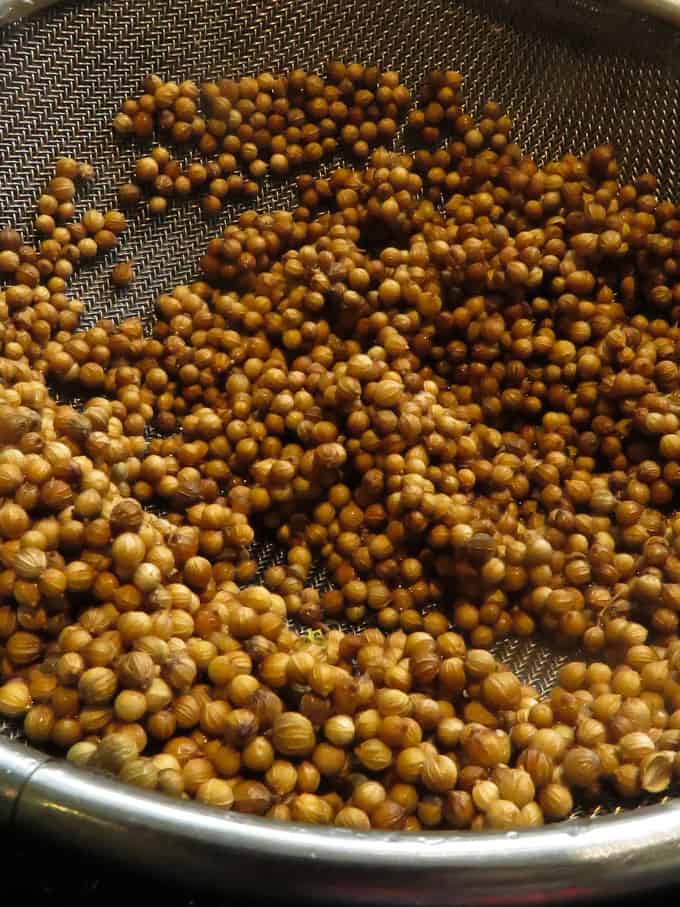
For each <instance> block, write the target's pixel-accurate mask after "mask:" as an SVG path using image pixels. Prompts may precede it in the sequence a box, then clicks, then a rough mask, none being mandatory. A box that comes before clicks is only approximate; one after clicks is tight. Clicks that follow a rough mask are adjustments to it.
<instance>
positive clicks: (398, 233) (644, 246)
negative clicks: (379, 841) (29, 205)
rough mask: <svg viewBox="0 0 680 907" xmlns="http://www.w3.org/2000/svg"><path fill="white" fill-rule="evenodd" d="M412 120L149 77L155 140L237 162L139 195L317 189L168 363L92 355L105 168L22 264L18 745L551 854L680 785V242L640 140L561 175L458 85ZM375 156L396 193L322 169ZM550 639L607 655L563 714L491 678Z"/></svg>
mask: <svg viewBox="0 0 680 907" xmlns="http://www.w3.org/2000/svg"><path fill="white" fill-rule="evenodd" d="M408 105H409V93H408V91H407V89H406V88H405V87H404V86H403V85H402V83H401V82H400V80H399V78H398V76H397V75H396V73H381V72H379V71H378V70H375V69H373V68H372V67H363V66H355V65H354V64H343V63H333V64H331V65H330V66H329V68H328V72H327V74H326V76H325V77H324V78H321V77H318V76H316V75H314V74H309V73H303V72H302V71H299V70H296V71H294V72H293V73H290V74H289V75H287V76H272V75H270V74H267V73H264V74H261V75H260V76H258V77H257V78H254V79H241V80H237V81H234V80H222V81H220V82H216V83H206V84H204V85H203V86H201V87H197V86H196V85H195V84H194V83H187V82H184V83H174V82H166V81H163V80H161V79H159V78H157V77H155V76H150V77H148V78H147V79H146V80H145V82H144V94H142V95H141V96H140V97H139V98H138V99H135V100H127V101H125V102H124V104H123V106H122V108H121V111H120V113H119V114H118V115H117V116H116V118H115V121H114V128H115V130H116V132H117V133H118V134H119V135H123V136H132V137H134V138H136V139H138V140H142V141H144V140H150V139H152V138H159V137H160V136H163V137H164V141H165V142H166V144H169V145H172V146H173V147H174V146H183V147H184V148H186V149H190V151H191V152H194V153H195V154H196V155H200V156H201V157H200V160H201V163H197V162H193V163H189V164H186V165H184V164H183V165H182V166H181V167H180V165H179V164H177V165H175V163H174V159H173V158H172V157H171V154H170V152H169V150H168V149H167V148H166V147H164V146H160V145H156V146H155V147H153V148H149V149H147V151H148V153H147V154H146V155H145V156H143V157H141V158H140V159H139V160H138V161H137V163H136V165H135V181H134V182H131V183H129V184H127V185H126V186H125V187H121V189H120V190H119V196H120V197H121V202H123V201H124V202H125V204H137V202H138V201H139V200H140V199H141V198H142V197H147V198H148V200H149V201H148V203H149V208H150V210H151V211H152V212H153V211H154V210H155V209H156V208H158V211H157V212H156V213H161V208H163V209H164V208H165V207H166V203H167V199H169V198H170V197H173V198H174V199H175V200H176V201H177V202H178V201H179V200H180V199H181V198H182V197H184V196H186V197H188V196H191V195H192V194H194V193H195V194H197V195H198V196H199V197H202V198H203V202H202V204H203V207H204V209H207V210H208V211H209V212H210V211H212V209H213V208H214V209H217V205H215V204H213V203H212V202H210V203H209V204H206V202H205V199H206V198H212V197H214V198H217V199H218V200H219V201H220V205H221V202H222V199H224V198H226V197H227V195H228V194H229V191H230V190H226V191H224V192H223V190H224V186H223V185H222V184H221V183H220V186H219V192H218V191H217V188H218V187H217V186H214V185H213V182H216V181H219V180H222V181H226V182H227V183H228V181H229V179H231V176H232V175H233V173H235V172H236V168H237V165H238V167H240V168H243V167H244V165H245V164H247V165H248V166H246V170H247V173H248V175H247V177H245V179H246V182H247V181H250V180H252V181H253V182H254V183H256V182H257V180H258V179H260V178H261V177H263V176H264V175H265V174H266V173H270V174H272V175H273V176H284V175H286V174H287V173H288V172H289V171H293V170H296V171H297V176H296V179H297V185H298V190H299V204H298V206H297V207H296V208H295V209H294V210H292V211H278V212H274V213H271V214H269V213H267V214H262V213H257V212H256V211H250V210H249V211H246V212H244V213H243V214H242V215H241V216H240V217H239V218H238V220H237V221H236V222H235V223H232V224H230V225H228V226H226V227H225V228H224V230H223V231H222V232H221V233H220V234H219V235H218V236H216V237H215V238H214V239H212V240H211V241H210V242H209V243H208V245H207V247H206V248H205V249H204V250H203V254H202V257H201V259H200V262H199V268H200V279H198V280H196V281H195V282H194V283H192V284H190V285H186V286H184V285H183V286H179V287H176V288H175V289H173V290H170V291H168V292H167V293H164V294H162V295H161V296H160V297H159V299H158V302H157V307H156V317H155V321H154V324H153V327H152V329H151V331H150V332H145V330H144V329H143V325H142V324H141V322H140V321H139V320H137V319H128V320H125V321H122V322H120V323H114V322H113V321H109V320H104V321H100V322H98V323H97V324H95V325H94V326H93V327H90V328H87V329H85V328H83V329H79V324H78V322H79V316H80V315H81V313H82V311H83V304H82V303H80V302H78V301H76V300H73V299H71V297H70V296H69V295H68V293H67V283H68V280H69V278H70V276H71V274H72V271H73V269H74V268H75V267H76V265H79V264H80V263H81V260H82V259H85V260H87V259H88V258H91V257H94V256H95V255H96V254H98V252H99V251H100V250H101V251H102V252H107V251H109V250H110V249H112V248H114V247H115V246H116V245H117V244H118V243H119V237H121V235H122V234H123V231H124V229H125V217H124V215H122V214H121V213H120V212H119V211H117V210H111V211H108V212H98V211H95V210H89V211H86V212H84V213H83V214H82V215H80V214H78V215H77V216H76V210H75V201H74V200H75V194H76V188H77V182H78V180H81V179H86V178H88V179H89V178H91V176H92V174H91V172H90V170H89V169H88V168H84V165H82V164H79V163H78V162H76V161H74V160H72V159H62V160H60V161H59V162H58V163H57V166H56V174H55V177H54V179H53V180H52V181H51V182H50V184H49V186H48V189H47V191H46V193H45V194H44V195H42V196H41V198H40V201H39V203H38V208H39V214H38V216H37V219H36V223H35V227H36V236H37V240H36V244H35V245H30V244H28V243H24V241H23V239H22V237H21V236H20V235H19V234H18V233H17V232H16V231H14V230H13V229H9V228H8V229H5V230H3V231H2V232H0V247H1V251H0V272H2V275H3V287H2V290H1V291H0V316H1V317H0V593H1V599H0V600H1V601H2V604H1V605H0V675H1V679H2V683H1V684H0V715H2V716H3V717H5V718H7V719H10V720H13V721H16V722H20V723H21V724H22V726H23V729H24V731H25V734H26V736H27V737H28V739H29V740H30V741H32V742H33V743H35V744H36V745H40V746H45V747H50V748H55V747H56V748H57V749H59V750H61V751H63V752H65V753H66V755H67V758H68V759H69V760H70V761H72V762H73V763H75V764H77V765H81V766H90V767H96V768H100V769H103V770H106V771H109V772H112V773H114V774H116V775H118V776H119V777H120V778H121V779H122V780H123V781H125V782H127V783H129V784H133V785H136V786H138V787H140V788H143V789H146V790H158V791H161V792H164V793H166V794H167V795H169V796H173V797H177V798H183V799H195V800H197V801H198V802H200V803H203V804H206V805H209V806H213V807H216V808H220V809H230V810H234V811H236V812H240V813H245V814H250V815H260V816H266V817H268V818H270V819H276V820H292V821H297V822H309V823H316V824H322V825H336V826H340V827H345V828H350V829H360V830H368V829H371V828H377V829H388V830H404V831H417V830H420V829H439V828H449V829H473V830H481V829H509V828H525V827H537V826H540V825H542V824H543V823H545V822H552V821H556V820H560V819H565V818H567V817H568V816H569V815H571V813H572V812H573V810H574V808H575V807H585V808H588V807H589V805H592V804H597V803H600V802H601V801H602V800H603V798H606V797H608V796H614V797H615V798H617V799H618V800H619V801H621V802H631V801H635V800H636V799H638V798H640V797H643V796H649V795H657V796H658V795H662V794H663V793H664V792H665V791H668V790H669V789H670V788H671V786H672V784H673V783H674V781H675V780H676V779H677V778H678V776H679V775H680V755H679V754H680V638H679V634H678V614H679V613H680V519H679V518H678V516H677V515H676V512H675V506H676V494H677V489H678V485H679V484H680V371H679V369H678V365H677V363H678V356H679V353H680V329H679V328H678V327H677V324H678V321H679V320H680V211H679V210H678V208H677V207H676V206H675V205H673V204H672V203H670V202H665V201H660V200H659V199H658V198H657V195H656V181H655V179H654V177H653V176H651V175H649V174H643V175H641V176H640V177H639V178H637V179H636V180H634V181H632V182H625V181H623V180H621V179H620V178H619V175H618V167H617V163H616V159H615V156H614V151H613V149H612V148H611V147H609V146H606V145H605V146H600V147H598V148H595V149H594V150H593V151H591V152H590V153H589V154H587V155H585V156H583V157H577V156H574V155H565V156H564V157H563V158H562V159H560V160H558V161H554V162H550V163H547V164H543V165H540V164H539V163H537V162H536V161H534V160H532V159H531V158H529V157H527V156H526V155H524V154H523V153H522V151H521V149H520V148H519V147H518V146H517V145H516V144H514V143H513V142H512V140H511V135H510V133H511V122H510V120H509V118H508V117H507V115H506V114H505V112H504V111H503V110H502V109H501V108H500V107H499V105H497V104H495V103H493V102H489V103H487V104H486V105H485V106H484V108H483V109H482V111H481V113H480V115H479V116H474V115H473V114H472V113H470V112H469V111H467V110H466V109H465V105H464V97H463V93H462V79H461V77H460V75H459V74H458V73H456V72H448V71H440V72H435V73H433V74H432V75H431V76H430V77H429V78H428V80H427V81H426V83H425V85H424V87H423V89H422V93H421V96H420V98H419V100H418V101H417V103H416V105H415V106H414V107H413V109H411V111H410V112H408V114H407V107H408ZM402 114H403V115H405V116H406V127H405V128H406V135H407V145H409V146H410V147H411V150H409V151H399V152H397V151H393V150H389V148H387V147H385V145H386V144H387V143H388V142H389V140H390V139H391V138H392V137H393V136H394V133H395V131H396V123H397V120H398V119H399V118H400V116H401V115H402ZM250 146H252V148H251V147H250ZM338 148H345V149H349V150H351V151H352V152H353V153H354V155H356V156H357V157H358V158H359V159H363V161H362V162H361V163H358V164H357V165H356V166H354V167H350V166H340V167H336V168H335V169H332V170H330V171H329V173H328V174H327V175H324V176H319V175H318V174H317V173H315V172H313V170H314V168H313V167H312V165H315V164H316V163H317V162H318V161H320V160H321V159H322V158H324V157H326V156H327V155H330V154H332V153H333V152H335V150H336V149H338ZM226 158H229V160H228V161H226ZM256 163H257V164H258V166H252V165H254V164H256ZM213 164H214V165H215V166H217V167H219V168H222V167H223V165H224V166H226V169H225V170H221V169H220V171H219V173H218V172H217V171H216V170H209V168H210V167H212V166H213ZM171 165H172V166H171ZM260 165H262V166H260ZM201 167H202V168H203V170H200V169H198V168H201ZM168 168H170V170H169V171H168ZM192 168H193V169H192ZM230 168H231V169H230ZM161 178H162V180H161ZM240 178H241V177H239V179H240ZM159 180H161V181H160V182H159ZM243 185H244V184H242V186H243ZM163 187H166V188H165V189H163V191H161V189H162V188H163ZM202 187H203V188H202ZM253 191H255V190H253ZM222 193H223V194H222ZM157 199H160V200H161V201H160V202H157V201H156V200H157ZM161 202H163V204H161ZM114 273H115V275H116V276H112V280H113V282H114V284H115V285H116V286H119V285H120V286H124V285H126V284H127V282H128V278H129V277H131V263H130V262H127V261H122V262H121V263H120V264H119V265H118V266H116V271H115V272H114ZM54 388H58V389H59V392H60V394H63V393H65V392H68V393H72V394H75V395H77V396H78V397H79V398H80V399H82V401H83V403H82V406H80V407H78V408H76V407H74V406H71V405H65V404H63V403H61V402H59V401H58V399H57V398H56V397H55V395H54V393H53V392H52V391H53V389H54ZM61 399H63V397H62V398H61ZM160 513H162V514H163V515H162V516H160V515H158V514H160ZM264 538H269V539H274V540H275V541H276V542H277V544H278V545H279V547H280V549H281V550H282V551H283V552H284V556H283V558H282V560H281V561H280V562H278V563H275V564H274V565H272V566H269V567H267V568H266V569H264V570H263V571H261V572H258V565H257V561H256V557H255V550H256V549H255V548H254V547H253V545H254V543H255V542H256V540H259V539H264ZM319 566H321V567H323V568H324V569H325V571H326V572H327V574H328V576H329V577H330V578H331V580H332V584H331V586H330V587H329V588H322V589H319V588H318V587H317V586H316V585H315V584H314V577H315V572H316V571H317V569H318V568H319ZM341 628H342V629H341ZM533 635H540V636H541V637H542V638H543V639H546V640H547V641H548V642H549V643H550V644H551V645H552V646H554V647H555V648H557V649H564V650H568V649H570V648H571V649H572V650H580V651H582V652H585V653H586V657H585V658H584V659H583V660H573V661H570V662H568V663H566V664H565V665H564V666H563V667H562V669H561V670H560V672H559V676H558V681H557V685H556V686H555V688H554V689H553V690H552V691H551V692H550V693H548V694H547V695H540V694H539V692H538V691H537V690H536V689H535V688H534V687H532V686H531V685H527V684H524V683H523V682H522V681H521V679H520V678H518V677H517V676H516V675H515V674H514V673H513V672H512V671H510V670H508V668H507V667H506V666H504V665H503V664H502V663H501V662H499V661H498V660H497V659H496V657H495V656H494V655H493V653H492V651H490V650H491V649H492V647H493V646H494V644H496V643H497V642H499V641H501V640H503V639H504V638H506V637H508V636H515V637H527V636H533Z"/></svg>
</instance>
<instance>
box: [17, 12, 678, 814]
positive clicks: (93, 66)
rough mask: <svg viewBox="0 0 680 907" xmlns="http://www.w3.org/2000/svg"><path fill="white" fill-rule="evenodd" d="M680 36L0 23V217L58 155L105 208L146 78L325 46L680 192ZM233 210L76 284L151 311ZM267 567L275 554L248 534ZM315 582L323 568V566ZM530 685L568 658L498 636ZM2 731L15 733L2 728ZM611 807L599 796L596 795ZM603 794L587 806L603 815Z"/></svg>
mask: <svg viewBox="0 0 680 907" xmlns="http://www.w3.org/2000/svg"><path fill="white" fill-rule="evenodd" d="M679 51H680V33H678V32H675V31H674V30H673V29H672V27H670V26H665V25H663V24H661V23H657V22H655V21H652V20H647V19H644V18H642V17H640V16H638V15H637V14H635V13H632V12H630V11H627V10H625V9H623V8H622V7H621V6H620V5H619V3H617V2H615V0H610V2H601V3H595V2H592V0H588V2H585V0H581V2H579V0H562V2H555V0H524V2H520V0H501V2H492V0H469V2H460V0H410V2H409V3H408V4H404V3H403V2H402V0H374V2H373V3H370V4H367V3H366V2H365V0H243V2H240V3H238V4H226V3H224V0H191V2H189V0H172V2H170V0H96V2H93V0H85V2H79V3H74V2H70V3H63V4H58V5H56V6H53V7H51V8H49V9H48V10H46V11H45V12H43V13H41V14H39V15H37V16H35V17H33V18H31V19H28V20H24V21H21V22H19V23H18V24H15V25H13V26H9V27H6V28H4V29H0V226H9V225H11V226H15V227H19V228H23V229H24V230H26V231H27V235H28V233H29V231H30V221H31V215H32V213H33V210H34V203H35V199H36V198H37V196H38V194H39V192H40V189H41V187H42V186H43V185H44V184H45V183H46V182H47V181H48V179H49V178H50V176H51V168H52V164H53V162H54V160H55V158H56V157H58V156H60V155H66V154H69V155H73V156H75V157H76V158H78V159H79V160H84V161H88V162H90V163H91V164H92V165H93V166H94V167H95V170H96V173H97V179H96V180H95V182H94V183H93V184H92V185H91V186H90V187H89V188H88V189H85V190H84V191H82V192H81V195H80V203H81V205H82V207H83V208H85V207H90V206H92V205H94V206H96V207H101V206H105V207H108V206H112V205H113V204H114V198H115V197H114V191H115V187H116V185H117V184H118V183H120V182H121V181H123V180H125V179H127V178H128V177H129V174H130V173H131V170H132V165H133V161H134V159H135V156H136V154H138V149H137V148H136V147H135V146H134V145H128V144H120V143H118V142H116V141H115V140H114V138H113V134H112V130H111V126H110V124H111V119H112V116H113V114H114V113H115V112H116V110H117V109H118V106H119V105H120V102H121V101H122V100H123V99H124V98H125V97H126V96H128V95H135V94H138V93H139V90H140V82H141V79H142V77H143V76H144V75H145V74H147V73H149V72H157V73H158V74H159V75H161V76H163V77H165V78H173V79H177V80H181V79H185V78H192V79H196V80H202V79H205V78H220V77H223V76H243V75H253V74H256V73H257V72H258V71H262V70H264V69H267V70H272V71H284V70H286V69H288V68H290V67H293V66H303V67H307V68H309V69H316V70H318V71H322V70H323V67H324V66H325V64H326V63H327V62H328V61H329V60H331V59H334V58H341V59H344V60H347V61H349V60H356V61H359V62H362V63H366V64H377V65H380V66H382V67H383V68H390V69H397V70H399V72H400V73H401V75H402V77H403V80H404V81H405V82H406V83H407V84H408V85H409V87H410V88H411V89H412V90H414V91H417V89H418V87H419V85H420V83H421V82H422V81H423V79H424V77H425V75H426V74H427V72H428V71H430V70H431V69H433V68H436V67H445V68H453V69H459V70H461V71H462V72H463V74H464V76H465V91H466V97H467V103H468V105H469V107H470V108H471V109H473V110H474V109H475V108H476V107H477V106H478V105H479V104H481V102H483V101H484V100H486V99H489V98H493V99H494V100H497V101H499V102H500V103H501V104H502V105H504V107H505V108H506V109H507V111H508V113H509V114H510V115H511V117H512V118H513V120H514V122H515V129H514V133H513V134H514V138H515V140H516V141H517V142H518V143H519V144H520V145H521V146H522V147H523V149H524V150H525V151H527V152H529V153H532V154H534V155H535V156H536V157H537V159H538V160H539V161H540V162H543V161H546V160H549V159H551V158H553V157H555V156H558V155H560V154H561V153H563V152H566V151H573V152H576V153H578V152H584V151H586V150H587V149H588V148H590V147H592V146H593V145H595V144H598V143H600V142H605V141H611V142H614V143H615V144H616V145H617V147H618V151H619V159H620V161H621V164H622V169H623V173H624V175H631V174H635V173H639V172H641V171H644V170H650V169H651V170H653V171H654V172H655V173H656V174H657V175H658V177H659V181H660V193H661V195H663V196H669V197H671V198H676V197H677V196H678V190H679V189H680V139H679V137H678V129H677V124H678V122H680V53H679ZM294 194H295V193H294V185H293V181H292V180H289V181H268V182H265V184H264V186H263V189H262V192H261V194H260V197H259V199H258V200H257V202H256V204H257V206H258V207H259V208H261V209H262V210H271V209H275V208H280V207H289V206H290V205H291V204H292V203H293V198H294ZM240 210H243V205H239V204H235V205H231V206H229V207H228V208H227V209H226V210H225V211H224V212H222V214H221V216H220V217H219V218H217V219H213V220H207V219H206V218H205V217H204V216H203V214H202V213H201V212H200V210H199V208H198V207H197V205H195V204H189V203H185V204H181V205H177V206H176V207H173V208H171V210H170V211H169V213H168V215H167V216H166V217H165V218H164V219H163V220H162V221H160V222H159V221H153V220H152V219H150V218H149V217H148V216H147V215H146V214H143V213H140V214H137V215H135V216H133V217H132V218H131V223H130V228H129V230H128V231H127V232H126V234H125V239H124V245H123V254H124V256H125V257H126V258H130V257H131V258H134V259H135V263H136V280H135V282H134V285H133V287H132V288H131V289H129V290H127V291H124V292H118V293H115V294H114V291H113V290H112V288H111V284H110V280H109V274H110V269H111V265H112V262H113V260H114V259H113V255H112V254H110V255H108V256H103V257H102V258H101V259H98V260H97V261H96V262H94V263H93V264H91V265H87V266H85V267H84V268H82V269H81V270H80V271H79V272H78V274H77V276H76V279H75V281H74V284H73V286H72V292H73V293H74V294H75V295H79V296H80V297H81V298H82V299H83V301H84V302H85V303H86V315H85V320H84V323H85V325H88V324H91V323H92V322H94V321H95V320H97V319H98V318H102V317H112V318H121V317H125V316H131V315H139V316H142V317H145V318H147V317H149V316H150V314H151V312H152V309H153V303H154V300H155V299H156V297H157V296H158V294H159V293H160V292H163V291H166V290H169V289H172V288H173V287H174V286H176V285H177V284H179V283H183V282H186V281H189V280H191V279H192V278H194V277H195V276H196V268H197V261H198V258H199V256H200V255H201V254H202V252H203V250H204V248H205V245H206V243H207V241H208V239H209V238H210V237H212V236H213V235H215V234H217V233H218V232H219V231H220V229H221V227H222V226H224V224H226V223H228V222H230V221H232V220H234V219H235V218H236V217H237V215H238V213H239V211H240ZM255 547H256V552H255V554H256V557H257V560H258V564H259V565H260V567H261V569H264V567H266V566H268V565H269V564H271V563H273V562H275V560H276V559H278V558H279V557H280V556H281V554H282V552H281V551H280V550H277V548H276V546H274V545H273V544H272V543H271V542H268V541H266V540H262V541H259V542H258V543H256V546H255ZM313 580H314V582H315V584H316V585H320V586H321V585H324V584H325V583H326V582H327V578H326V576H325V573H324V571H323V570H322V569H318V570H317V571H316V572H315V574H314V577H313ZM496 654H497V656H498V657H500V658H502V659H504V660H505V661H507V662H508V664H509V665H510V667H511V668H512V669H513V670H515V671H517V672H518V673H520V675H521V676H522V677H523V678H524V680H525V681H526V682H529V683H533V684H535V685H536V686H537V687H538V689H539V690H540V691H541V692H545V691H546V690H548V689H550V687H551V686H552V684H553V683H554V679H555V676H556V672H557V670H558V668H559V666H560V665H561V664H563V663H564V661H566V660H567V656H566V655H564V654H562V653H555V652H553V651H551V650H550V649H549V648H547V647H546V646H544V645H542V644H541V643H538V642H536V641H521V642H520V641H517V640H507V641H505V642H503V643H501V644H500V645H499V646H498V647H497V649H496ZM0 732H2V733H4V734H6V735H8V736H11V737H14V738H20V737H21V734H20V732H19V731H17V729H16V728H11V727H9V726H7V725H3V724H2V723H0ZM605 809H607V807H606V806H605ZM599 810H600V808H599V807H598V808H597V809H596V810H594V811H595V812H597V811H599Z"/></svg>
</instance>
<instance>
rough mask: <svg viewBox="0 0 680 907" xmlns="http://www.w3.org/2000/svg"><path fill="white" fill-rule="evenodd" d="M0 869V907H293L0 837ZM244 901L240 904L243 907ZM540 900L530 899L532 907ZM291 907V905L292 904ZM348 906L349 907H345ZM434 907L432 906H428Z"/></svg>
mask: <svg viewBox="0 0 680 907" xmlns="http://www.w3.org/2000/svg"><path fill="white" fill-rule="evenodd" d="M0 854H1V856H0V867H2V868H3V870H4V873H3V879H2V888H0V904H1V905H2V907H114V905H115V907H227V905H229V907H241V904H244V907H245V905H246V904H247V907H293V904H292V902H290V901H286V900H285V899H283V898H282V899H281V900H277V901H270V900H268V901H266V902H263V901H256V902H253V901H252V899H250V898H244V897H239V896H238V895H233V894H231V893H229V892H225V893H224V894H223V895H219V894H218V895H211V894H205V893H203V892H201V891H200V886H199V885H197V884H196V883H195V882H194V884H193V885H192V880H187V885H186V887H184V888H182V887H179V886H177V885H176V884H173V885H172V886H170V885H164V884H163V883H162V882H159V881H158V880H156V879H154V878H151V877H143V876H140V875H138V874H134V873H127V872H123V871H121V870H120V868H119V867H117V866H113V865H107V864H105V863H102V862H99V861H97V860H95V859H94V858H92V857H89V856H84V855H83V854H82V853H81V854H78V853H76V852H74V851H73V850H70V849H69V848H68V847H67V846H66V847H64V848H57V847H55V846H54V845H53V844H49V843H47V844H46V843H44V842H42V841H40V842H38V841H37V840H35V839H33V838H30V837H26V836H19V837H17V836H16V833H14V832H13V833H12V839H11V840H8V838H7V836H6V835H5V836H3V835H0ZM679 897H680V869H679V872H678V886H677V887H674V888H664V889H658V890H656V891H649V892H645V893H644V895H636V896H632V897H627V898H621V897H618V898H616V899H615V900H612V901H607V902H598V903H606V904H611V905H612V907H613V905H614V904H615V905H616V907H643V905H644V907H655V905H657V904H658V905H662V904H663V905H666V904H668V905H672V904H677V903H678V899H679ZM244 902H245V903H244ZM540 903H541V901H540V900H539V899H538V898H536V899H532V905H538V904H540ZM296 907H297V904H296ZM348 907H349V905H348ZM432 907H436V905H432Z"/></svg>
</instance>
